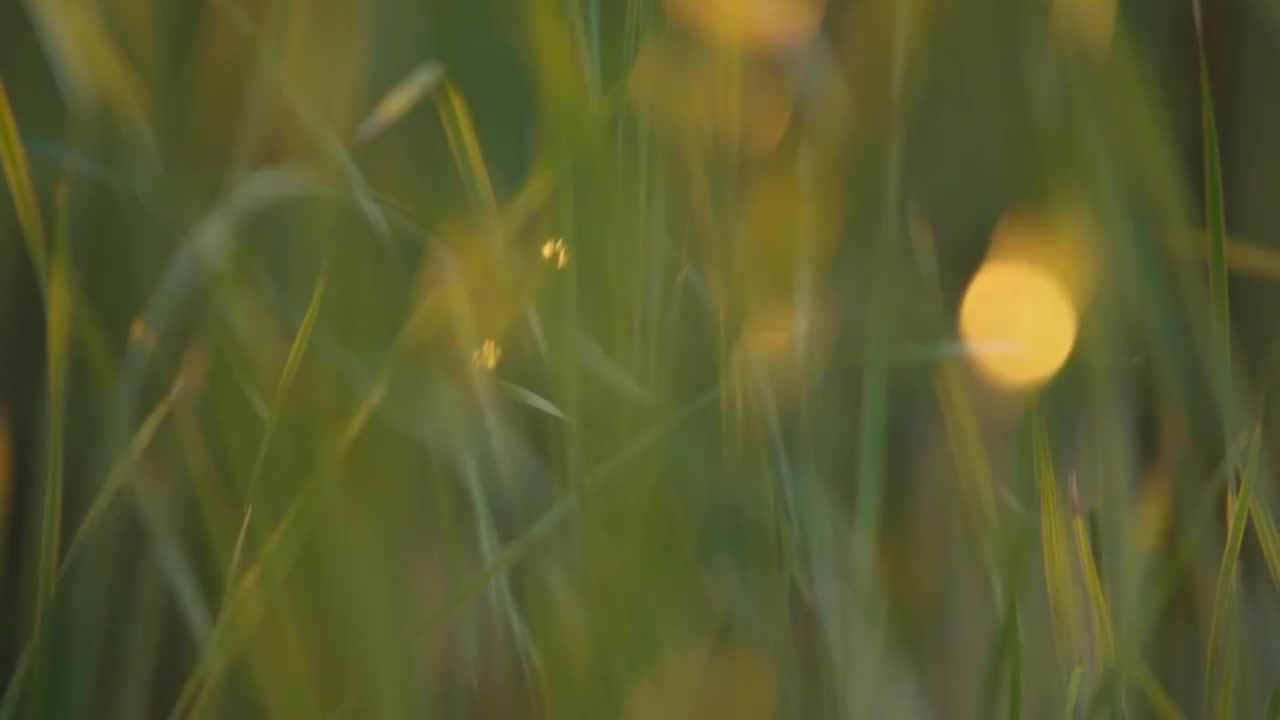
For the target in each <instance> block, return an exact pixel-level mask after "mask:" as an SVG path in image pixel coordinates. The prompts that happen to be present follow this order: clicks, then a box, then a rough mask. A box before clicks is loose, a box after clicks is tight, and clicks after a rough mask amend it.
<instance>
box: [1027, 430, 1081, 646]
mask: <svg viewBox="0 0 1280 720" xmlns="http://www.w3.org/2000/svg"><path fill="white" fill-rule="evenodd" d="M1031 444H1032V463H1033V465H1032V467H1033V473H1034V475H1035V480H1036V491H1037V492H1038V493H1039V495H1040V542H1041V549H1042V551H1043V554H1044V572H1045V584H1046V586H1047V587H1048V592H1049V614H1050V618H1051V622H1052V624H1053V635H1054V639H1055V641H1056V642H1057V646H1058V658H1059V660H1060V661H1061V662H1062V663H1063V665H1066V664H1068V663H1071V662H1072V658H1074V657H1075V655H1076V652H1077V647H1078V643H1077V638H1079V629H1078V628H1077V627H1076V618H1077V617H1078V616H1079V615H1078V613H1079V611H1078V608H1077V607H1076V602H1075V597H1076V596H1075V593H1074V585H1073V584H1072V582H1071V573H1070V570H1069V568H1070V565H1071V560H1070V558H1069V557H1068V554H1067V552H1068V551H1067V544H1066V543H1067V529H1066V523H1065V522H1064V521H1063V517H1062V512H1061V510H1060V509H1059V506H1058V487H1057V482H1056V481H1055V480H1054V473H1053V457H1052V455H1051V452H1050V449H1049V439H1048V437H1047V436H1046V433H1045V429H1044V421H1043V420H1042V419H1041V417H1040V414H1039V413H1038V412H1037V413H1036V414H1035V415H1034V416H1033V418H1032V420H1031Z"/></svg>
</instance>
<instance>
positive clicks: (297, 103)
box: [285, 89, 391, 241]
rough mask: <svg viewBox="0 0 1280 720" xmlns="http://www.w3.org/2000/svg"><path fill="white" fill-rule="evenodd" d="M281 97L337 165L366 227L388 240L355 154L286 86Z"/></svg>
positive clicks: (384, 219)
mask: <svg viewBox="0 0 1280 720" xmlns="http://www.w3.org/2000/svg"><path fill="white" fill-rule="evenodd" d="M285 97H287V98H288V100H289V103H290V104H291V105H292V106H293V108H294V110H295V111H296V112H297V114H298V118H299V119H300V120H301V121H302V126H303V127H304V128H305V129H306V131H307V133H308V134H309V135H310V136H311V139H312V141H313V142H314V143H315V144H316V145H317V146H319V147H320V149H321V150H323V151H324V153H325V154H326V155H328V156H329V157H330V158H331V159H332V160H333V161H334V162H335V163H337V165H338V168H339V169H340V170H341V171H342V177H343V179H344V180H346V182H347V187H348V188H349V190H350V192H351V196H352V197H353V198H354V199H355V203H356V206H357V207H359V208H360V211H361V212H362V213H363V214H364V217H365V221H366V222H367V223H368V224H369V229H371V230H372V231H373V233H374V234H375V235H376V236H377V237H378V238H379V239H381V240H383V241H387V240H389V239H390V237H391V224H390V223H389V222H388V221H387V216H386V215H385V214H384V213H383V212H382V205H381V204H380V203H379V202H378V201H377V199H376V198H375V193H374V191H373V188H372V187H370V186H369V181H368V180H366V179H365V177H364V174H363V173H361V172H360V166H359V165H357V164H356V161H355V158H353V157H351V153H350V152H348V151H347V148H346V146H345V145H344V144H343V141H342V138H341V137H340V136H339V135H338V133H337V132H336V131H335V130H334V129H333V128H332V127H330V126H329V124H328V122H327V121H326V120H325V119H324V117H323V116H322V115H321V114H320V113H318V112H316V111H315V110H314V109H313V108H312V107H311V106H310V105H309V104H308V103H307V102H306V101H305V100H303V99H302V98H301V97H298V95H297V94H296V93H293V92H291V91H289V90H287V89H286V91H285Z"/></svg>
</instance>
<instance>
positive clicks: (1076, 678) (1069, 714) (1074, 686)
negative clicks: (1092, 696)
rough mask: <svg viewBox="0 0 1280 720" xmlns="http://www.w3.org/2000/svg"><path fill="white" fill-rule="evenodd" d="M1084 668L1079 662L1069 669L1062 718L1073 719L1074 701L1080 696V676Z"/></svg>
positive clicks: (1074, 715) (1074, 712) (1074, 714)
mask: <svg viewBox="0 0 1280 720" xmlns="http://www.w3.org/2000/svg"><path fill="white" fill-rule="evenodd" d="M1083 670H1084V668H1083V666H1081V664H1080V663H1076V666H1075V667H1074V668H1073V669H1072V670H1071V681H1070V682H1068V683H1067V708H1066V710H1065V711H1064V712H1063V713H1062V717H1063V718H1064V720H1075V717H1076V703H1077V701H1078V698H1079V696H1080V676H1081V675H1082V674H1083V672H1082V671H1083Z"/></svg>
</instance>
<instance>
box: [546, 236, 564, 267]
mask: <svg viewBox="0 0 1280 720" xmlns="http://www.w3.org/2000/svg"><path fill="white" fill-rule="evenodd" d="M542 259H543V260H546V261H548V262H555V264H556V269H557V270H563V269H564V268H565V266H566V265H568V264H569V246H568V245H565V244H564V238H555V239H554V240H548V241H546V242H545V243H543V244H542Z"/></svg>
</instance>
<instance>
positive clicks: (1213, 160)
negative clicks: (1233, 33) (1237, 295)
mask: <svg viewBox="0 0 1280 720" xmlns="http://www.w3.org/2000/svg"><path fill="white" fill-rule="evenodd" d="M1191 4H1192V10H1193V12H1194V13H1195V24H1196V44H1197V49H1198V55H1199V66H1200V121H1201V123H1202V125H1203V128H1202V132H1203V134H1204V136H1203V148H1204V149H1203V160H1204V215H1205V225H1206V231H1207V234H1208V240H1209V296H1210V306H1211V311H1212V318H1213V325H1214V332H1215V334H1216V341H1217V343H1216V344H1217V347H1216V352H1217V353H1218V361H1219V362H1221V363H1223V366H1222V368H1221V369H1220V372H1222V373H1229V369H1230V363H1231V335H1230V324H1231V320H1230V305H1229V304H1228V294H1227V223H1226V213H1225V210H1224V208H1223V202H1222V158H1221V156H1220V152H1219V146H1218V123H1217V119H1216V117H1215V115H1214V110H1213V88H1212V86H1211V83H1210V81H1209V61H1208V59H1207V57H1206V50H1205V41H1204V20H1203V16H1202V10H1201V3H1200V0H1191ZM1223 379H1224V380H1228V381H1229V375H1224V378H1223ZM1224 387H1229V382H1228V383H1227V384H1226V385H1224Z"/></svg>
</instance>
